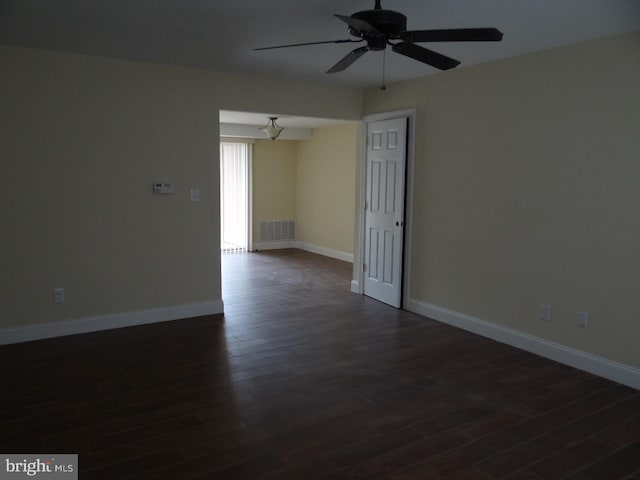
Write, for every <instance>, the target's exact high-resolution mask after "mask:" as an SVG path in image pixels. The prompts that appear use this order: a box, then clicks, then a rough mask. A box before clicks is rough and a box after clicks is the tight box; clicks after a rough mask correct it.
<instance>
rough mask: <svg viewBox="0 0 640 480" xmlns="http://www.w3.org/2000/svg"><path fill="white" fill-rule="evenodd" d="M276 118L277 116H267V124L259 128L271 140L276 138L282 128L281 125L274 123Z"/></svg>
mask: <svg viewBox="0 0 640 480" xmlns="http://www.w3.org/2000/svg"><path fill="white" fill-rule="evenodd" d="M277 119H278V117H269V121H268V122H267V124H266V125H265V126H264V127H262V128H261V129H260V130H262V131H263V132H264V133H265V134H266V135H267V137H269V139H271V141H274V140H275V139H276V138H278V136H280V133H281V132H282V130H284V128H283V127H281V126H280V125H278V124H277V123H276V120H277Z"/></svg>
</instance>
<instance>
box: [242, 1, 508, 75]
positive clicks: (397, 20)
mask: <svg viewBox="0 0 640 480" xmlns="http://www.w3.org/2000/svg"><path fill="white" fill-rule="evenodd" d="M335 17H337V18H339V19H340V20H342V21H343V22H344V23H346V24H347V25H348V27H349V33H350V34H351V35H353V36H354V37H356V38H357V40H354V39H351V38H350V39H345V40H328V41H321V42H308V43H293V44H289V45H278V46H275V47H262V48H255V49H254V50H272V49H276V48H289V47H300V46H304V45H319V44H322V43H358V42H367V44H366V46H363V47H358V48H356V49H355V50H352V51H351V52H349V53H348V54H347V55H346V56H345V57H343V58H342V59H341V60H340V61H339V62H338V63H336V64H335V65H334V66H333V67H331V68H330V69H329V70H327V73H337V72H342V71H343V70H346V69H347V68H348V67H349V66H351V65H352V64H353V63H354V62H355V61H356V60H358V59H359V58H360V57H361V56H362V55H364V54H365V53H367V52H368V51H369V50H373V51H380V50H385V49H386V48H387V45H389V46H391V50H393V51H394V52H396V53H399V54H400V55H405V56H407V57H409V58H412V59H414V60H417V61H419V62H422V63H426V64H427V65H431V66H432V67H435V68H437V69H440V70H449V69H450V68H454V67H457V66H458V65H460V62H459V61H458V60H455V59H453V58H450V57H447V56H445V55H442V54H440V53H437V52H434V51H433V50H429V49H427V48H424V47H421V46H420V45H416V43H419V42H498V41H500V40H502V32H500V31H499V30H498V29H496V28H453V29H445V30H407V17H406V16H405V15H403V14H402V13H400V12H396V11H393V10H385V9H383V8H382V7H381V5H380V0H375V7H374V9H373V10H363V11H361V12H356V13H354V14H353V15H351V16H349V17H347V16H345V15H335Z"/></svg>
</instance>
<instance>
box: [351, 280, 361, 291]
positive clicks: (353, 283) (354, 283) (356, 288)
mask: <svg viewBox="0 0 640 480" xmlns="http://www.w3.org/2000/svg"><path fill="white" fill-rule="evenodd" d="M351 291H352V292H353V293H359V294H362V291H361V290H360V282H358V280H351Z"/></svg>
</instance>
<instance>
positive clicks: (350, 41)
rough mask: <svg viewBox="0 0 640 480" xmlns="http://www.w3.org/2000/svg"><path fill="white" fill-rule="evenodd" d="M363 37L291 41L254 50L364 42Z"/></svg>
mask: <svg viewBox="0 0 640 480" xmlns="http://www.w3.org/2000/svg"><path fill="white" fill-rule="evenodd" d="M362 41H363V39H361V40H351V39H348V40H326V41H323V42H306V43H291V44H289V45H276V46H275V47H260V48H254V50H274V49H276V48H289V47H303V46H305V45H321V44H324V43H358V42H362Z"/></svg>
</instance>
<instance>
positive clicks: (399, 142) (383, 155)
mask: <svg viewBox="0 0 640 480" xmlns="http://www.w3.org/2000/svg"><path fill="white" fill-rule="evenodd" d="M406 129H407V119H406V118H396V119H392V120H383V121H380V122H372V123H369V124H368V126H367V137H368V138H367V161H366V168H367V175H366V196H365V198H366V206H365V255H364V258H365V266H364V268H365V275H364V293H365V295H368V296H370V297H373V298H376V299H378V300H380V301H382V302H385V303H388V304H389V305H393V306H394V307H400V305H401V298H402V246H403V243H404V242H403V240H404V238H403V233H404V188H405V168H406V137H407V130H406Z"/></svg>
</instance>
